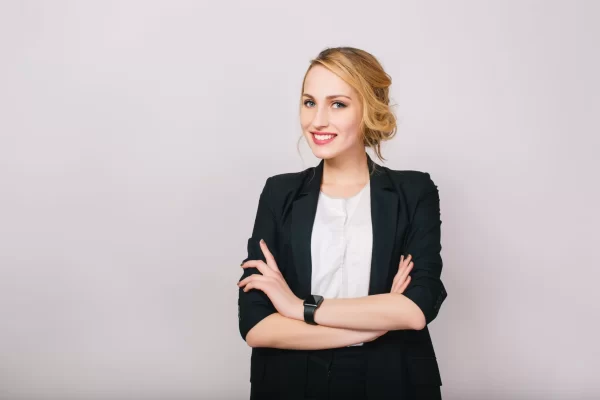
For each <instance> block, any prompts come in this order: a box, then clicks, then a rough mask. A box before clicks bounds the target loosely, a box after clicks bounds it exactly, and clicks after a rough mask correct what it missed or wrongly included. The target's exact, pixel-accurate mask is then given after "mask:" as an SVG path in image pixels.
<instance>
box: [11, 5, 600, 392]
mask: <svg viewBox="0 0 600 400" xmlns="http://www.w3.org/2000/svg"><path fill="white" fill-rule="evenodd" d="M599 20H600V2H597V1H593V0H590V1H566V0H565V1H558V0H553V1H531V0H520V1H516V0H515V1H475V0H473V1H452V2H449V1H398V0H396V1H387V2H386V1H368V2H363V1H350V0H349V1H345V2H323V1H304V2H283V1H276V0H272V1H241V0H240V1H210V2H208V1H172V0H170V1H157V0H151V1H149V0H146V1H141V0H139V1H74V0H73V1H52V2H50V1H42V0H38V1H18V0H13V1H2V2H1V3H0V321H1V322H0V324H1V325H0V398H1V399H3V400H4V399H7V400H8V399H10V400H19V399H40V400H42V399H60V400H70V399H78V400H79V399H103V400H108V399H161V400H163V399H192V398H194V399H243V398H248V394H249V382H248V378H249V354H250V348H249V347H247V346H246V345H245V343H244V342H243V341H242V339H241V337H240V335H239V332H238V327H237V293H238V288H237V286H236V285H235V284H236V282H237V281H238V279H239V277H240V276H241V272H242V271H241V268H240V267H239V264H240V261H241V260H242V259H243V258H244V257H246V253H245V250H246V247H245V246H246V240H247V238H248V237H249V236H250V233H251V230H252V224H253V221H254V216H255V212H256V206H257V203H258V195H259V193H260V191H261V190H262V187H263V184H264V182H265V180H266V178H267V177H268V176H271V175H275V174H279V173H283V172H292V171H300V170H302V169H304V168H307V167H310V166H313V165H316V163H317V162H318V160H317V159H315V158H314V157H313V156H312V154H311V153H310V150H309V149H308V147H307V145H306V143H303V144H302V145H301V147H300V154H299V153H298V151H297V149H296V142H297V139H298V137H299V136H300V134H301V131H300V126H299V120H298V105H299V94H300V85H301V80H302V76H303V74H304V72H305V70H306V67H307V66H308V63H309V61H310V59H311V58H312V57H314V56H316V55H317V54H318V52H319V51H321V50H322V49H323V48H325V47H327V46H339V45H348V46H355V47H359V48H363V49H365V50H367V51H369V52H371V53H373V54H374V55H375V56H376V57H378V58H379V60H380V61H381V62H382V64H383V65H384V67H385V69H386V70H387V72H388V73H389V74H390V75H391V76H392V78H393V85H392V97H393V101H394V102H395V104H397V106H396V107H395V110H396V113H397V115H398V119H399V127H398V134H397V137H396V138H395V139H394V140H393V141H391V142H388V143H386V144H385V145H384V147H383V151H384V156H385V157H386V158H387V162H386V163H385V165H387V166H388V167H390V168H393V169H414V170H421V171H426V172H429V173H430V174H431V176H432V178H433V180H434V182H435V183H436V184H437V185H438V187H439V190H440V196H441V212H442V236H443V237H442V246H443V250H442V252H443V253H442V256H443V260H444V269H443V273H442V279H443V281H444V283H445V285H446V287H447V290H448V298H447V299H446V302H445V303H444V305H443V307H442V310H441V313H440V315H439V317H438V318H437V319H436V320H435V321H434V322H433V323H432V324H431V325H430V329H431V333H432V336H433V340H434V344H435V349H436V353H437V356H438V359H439V363H440V369H441V372H442V380H443V383H444V384H443V387H442V389H443V393H444V399H461V400H462V399H486V400H492V399H592V398H599V397H600V380H599V379H598V371H600V350H599V349H600V346H599V345H598V342H597V340H598V337H599V336H600V332H599V329H598V327H599V323H598V317H599V316H600V310H599V308H600V307H599V303H600V296H599V294H598V292H599V290H598V282H599V279H600V272H599V266H600V263H599V262H598V255H597V249H598V245H599V244H600V240H599V239H600V235H599V233H598V223H599V222H600V217H599V212H598V205H599V204H600V190H599V188H598V183H599V181H600V179H599V176H598V175H599V174H598V172H599V171H600V161H599V157H598V150H599V149H600V139H599V138H600V122H599V120H600V118H599V117H600V78H599V73H598V71H600V52H599V49H600V24H599V23H598V21H599Z"/></svg>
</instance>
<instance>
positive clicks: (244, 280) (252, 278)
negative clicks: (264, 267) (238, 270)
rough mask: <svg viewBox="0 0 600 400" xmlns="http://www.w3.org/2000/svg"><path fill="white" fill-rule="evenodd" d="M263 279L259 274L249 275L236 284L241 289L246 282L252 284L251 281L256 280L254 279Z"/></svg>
mask: <svg viewBox="0 0 600 400" xmlns="http://www.w3.org/2000/svg"><path fill="white" fill-rule="evenodd" d="M263 277H264V276H263V275H260V274H252V275H250V276H247V277H245V278H244V279H242V280H241V281H239V282H238V283H237V285H238V286H239V287H242V286H244V285H246V284H247V283H248V282H252V281H253V280H254V279H256V278H263Z"/></svg>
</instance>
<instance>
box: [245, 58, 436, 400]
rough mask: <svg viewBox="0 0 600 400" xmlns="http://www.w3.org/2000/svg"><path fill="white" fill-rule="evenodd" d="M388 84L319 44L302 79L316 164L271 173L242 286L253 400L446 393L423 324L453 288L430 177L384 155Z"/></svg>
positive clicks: (390, 127) (303, 113)
mask: <svg viewBox="0 0 600 400" xmlns="http://www.w3.org/2000/svg"><path fill="white" fill-rule="evenodd" d="M390 85H391V78H390V77H389V75H388V74H386V73H385V72H384V70H383V68H382V66H381V64H380V63H379V62H378V61H377V60H376V59H375V57H373V56H372V55H371V54H369V53H367V52H365V51H363V50H359V49H355V48H350V47H339V48H333V49H326V50H324V51H323V52H321V53H320V54H319V55H318V56H317V58H316V59H314V60H312V62H311V64H310V66H309V68H308V70H307V72H306V74H305V76H304V81H303V83H302V92H301V96H302V97H301V104H300V122H301V127H302V132H303V137H305V138H306V140H307V141H308V143H309V146H310V148H311V150H312V152H313V153H314V155H315V156H316V157H318V158H321V159H322V161H321V162H320V163H319V165H318V166H316V167H313V168H308V169H306V170H304V171H301V172H298V173H288V174H279V175H274V176H272V177H270V178H269V179H267V182H266V184H265V186H264V188H263V191H262V193H261V195H260V199H259V202H258V210H257V214H256V219H255V223H254V228H253V231H252V236H251V237H250V239H249V240H248V248H247V251H248V256H247V257H246V259H245V260H244V262H243V263H242V268H243V274H242V277H241V278H240V280H239V282H238V287H239V288H240V290H239V300H238V304H239V329H240V333H241V335H242V338H244V340H246V342H247V343H248V345H249V346H251V347H252V358H251V368H250V381H251V397H250V398H251V399H254V400H265V399H297V400H307V399H317V398H334V399H338V398H339V399H345V400H352V399H355V400H359V399H360V400H362V399H367V398H368V399H372V400H373V399H379V400H385V399H440V398H441V392H440V386H441V384H442V382H441V378H440V373H439V370H438V365H437V360H436V356H435V352H434V350H433V344H432V341H431V338H430V335H429V331H428V325H429V324H430V323H431V322H432V321H433V320H434V319H435V317H436V316H437V314H438V311H439V309H440V306H441V304H442V302H443V301H444V299H445V298H446V296H447V293H446V290H445V288H444V285H443V284H442V282H441V280H440V275H441V271H442V259H441V256H440V251H441V243H440V226H441V220H440V208H439V194H438V189H437V186H436V185H435V183H434V182H433V180H432V179H431V177H430V175H429V174H428V173H426V172H420V171H395V170H391V169H389V168H387V167H384V166H381V165H378V164H376V163H375V162H373V161H372V160H371V158H370V157H369V156H368V155H367V153H366V152H365V149H366V147H369V148H372V149H373V150H374V151H375V153H376V154H377V156H378V157H379V158H380V159H381V160H383V157H382V155H381V148H380V145H381V142H382V141H384V140H388V139H391V138H392V137H393V136H394V134H395V132H396V119H395V117H394V115H393V113H392V111H391V109H390V105H389V97H388V93H389V86H390Z"/></svg>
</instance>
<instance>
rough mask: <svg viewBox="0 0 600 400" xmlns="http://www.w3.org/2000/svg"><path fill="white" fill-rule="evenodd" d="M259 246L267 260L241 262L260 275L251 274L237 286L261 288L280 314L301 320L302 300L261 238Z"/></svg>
mask: <svg viewBox="0 0 600 400" xmlns="http://www.w3.org/2000/svg"><path fill="white" fill-rule="evenodd" d="M260 248H261V250H262V252H263V254H264V255H265V260H266V261H267V262H266V263H265V262H264V261H262V260H248V261H246V262H245V263H243V264H242V268H256V269H258V271H259V272H260V273H261V274H262V275H259V274H252V275H250V276H248V277H247V278H244V279H242V280H241V281H240V282H238V287H243V288H244V289H243V290H244V292H247V291H248V290H250V289H258V290H262V291H263V292H264V293H265V294H266V295H267V296H268V297H269V299H270V300H271V302H272V303H273V305H274V306H275V308H276V309H277V311H278V312H279V313H280V314H281V315H283V316H285V317H288V318H293V319H298V320H303V319H304V317H303V315H304V314H303V313H304V302H303V301H302V300H301V299H299V298H298V297H297V296H296V295H295V294H294V292H292V290H291V289H290V287H289V286H288V284H287V282H286V281H285V279H284V278H283V275H282V274H281V272H280V271H279V268H278V267H277V263H276V262H275V258H274V257H273V254H271V252H270V251H269V249H268V247H267V244H266V243H265V241H264V240H262V239H261V241H260Z"/></svg>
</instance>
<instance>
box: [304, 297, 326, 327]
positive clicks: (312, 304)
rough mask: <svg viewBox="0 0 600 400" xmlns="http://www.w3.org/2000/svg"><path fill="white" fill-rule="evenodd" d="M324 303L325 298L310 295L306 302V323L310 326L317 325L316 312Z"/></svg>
mask: <svg viewBox="0 0 600 400" xmlns="http://www.w3.org/2000/svg"><path fill="white" fill-rule="evenodd" d="M322 302H323V296H319V295H310V296H309V297H307V298H306V299H305V300H304V322H306V323H307V324H310V325H317V323H316V322H315V311H317V308H319V306H320V305H321V303H322Z"/></svg>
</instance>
